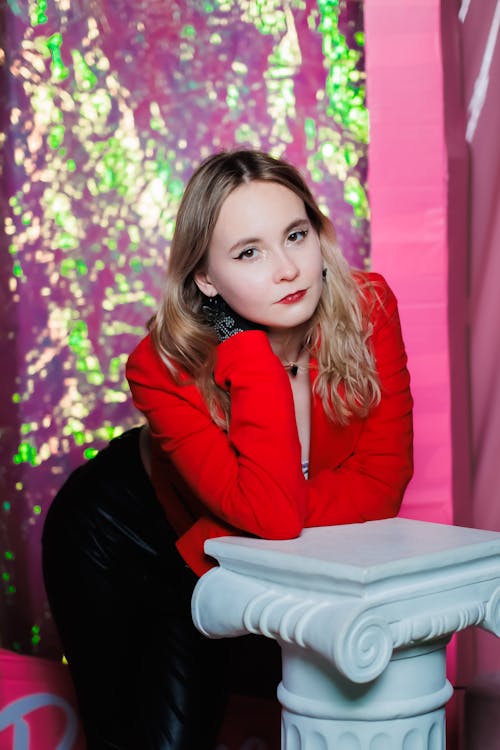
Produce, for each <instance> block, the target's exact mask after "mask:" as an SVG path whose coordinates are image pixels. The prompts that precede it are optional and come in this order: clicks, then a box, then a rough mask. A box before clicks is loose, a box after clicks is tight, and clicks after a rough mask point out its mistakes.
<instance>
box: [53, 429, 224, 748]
mask: <svg viewBox="0 0 500 750" xmlns="http://www.w3.org/2000/svg"><path fill="white" fill-rule="evenodd" d="M174 542H175V536H174V532H173V530H172V528H171V527H170V526H169V524H168V523H167V521H166V519H165V516H164V513H163V510H162V509H161V506H160V504H159V503H158V501H157V499H156V497H155V495H154V491H153V488H152V486H151V483H150V481H149V478H148V477H147V475H146V473H145V471H144V469H143V466H142V463H141V460H140V455H139V429H134V430H130V431H129V432H127V433H125V434H124V435H122V436H121V437H119V438H117V439H115V440H112V441H111V443H110V444H109V446H108V447H107V448H105V449H104V450H103V451H101V452H100V453H99V454H98V455H97V456H96V457H95V458H94V459H92V460H91V461H89V462H88V463H87V464H85V465H84V466H82V467H80V468H78V469H77V470H76V471H75V472H73V474H71V476H70V477H69V479H68V480H67V481H66V483H65V484H64V486H63V487H62V489H61V490H60V492H59V493H58V494H57V496H56V498H55V499H54V502H53V504H52V506H51V507H50V509H49V512H48V515H47V519H46V522H45V527H44V534H43V570H44V577H45V585H46V589H47V594H48V598H49V603H50V606H51V610H52V613H53V616H54V620H55V623H56V625H57V628H58V631H59V634H60V637H61V641H62V644H63V648H64V652H65V655H66V658H67V660H68V663H69V667H70V670H71V674H72V677H73V682H74V684H75V688H76V692H77V697H78V701H79V707H80V713H81V717H82V721H83V725H84V730H85V734H86V738H87V747H88V748H89V750H104V748H106V749H108V748H119V749H120V750H157V749H158V750H160V748H161V750H209V749H210V750H212V748H213V747H214V746H215V739H216V735H217V731H218V728H219V726H220V723H221V719H222V715H223V711H224V706H225V701H226V694H227V687H226V679H225V664H226V661H227V641H221V640H209V639H207V638H204V637H203V636H202V635H201V634H200V633H199V632H198V631H197V630H196V629H195V627H194V625H193V624H192V621H191V612H190V600H191V594H192V591H193V587H194V584H195V583H196V577H195V575H194V574H193V573H192V572H191V570H190V569H189V568H187V567H186V565H185V564H184V561H183V560H182V558H181V557H180V555H179V554H178V552H177V550H176V548H175V546H174Z"/></svg>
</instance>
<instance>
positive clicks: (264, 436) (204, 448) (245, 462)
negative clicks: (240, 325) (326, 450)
mask: <svg viewBox="0 0 500 750" xmlns="http://www.w3.org/2000/svg"><path fill="white" fill-rule="evenodd" d="M126 374H127V379H128V381H129V385H130V388H131V391H132V396H133V400H134V403H135V405H136V407H137V408H138V409H139V410H140V411H141V412H142V413H143V414H144V415H145V417H146V419H147V421H148V423H149V426H150V429H151V432H152V435H153V437H154V438H155V439H156V440H157V441H158V443H159V446H160V448H161V451H162V452H164V453H165V454H167V456H168V458H169V460H170V461H171V462H172V463H173V464H174V466H175V467H176V469H177V470H178V471H179V472H180V474H181V476H182V477H183V478H184V479H185V480H186V482H187V483H188V485H189V486H190V488H191V490H192V491H193V492H194V493H195V495H196V496H197V497H198V498H199V499H200V500H201V501H202V503H204V504H205V505H206V507H207V509H208V510H209V511H210V512H211V513H213V514H214V515H215V516H217V517H218V518H220V519H221V520H223V521H225V522H226V523H229V524H231V525H232V526H235V527H236V528H238V529H240V530H242V531H244V532H248V533H251V534H255V535H257V536H260V537H263V538H269V539H286V538H292V537H295V536H297V535H298V534H299V533H300V531H301V530H302V528H303V521H304V515H305V511H306V503H307V487H306V485H305V483H304V480H303V477H302V473H301V468H300V443H299V438H298V432H297V427H296V423H295V412H294V406H293V396H292V391H291V387H290V384H289V382H288V377H287V375H286V373H285V371H284V370H283V368H282V366H281V364H280V362H279V360H278V359H277V357H276V356H275V355H274V353H273V352H272V350H271V347H270V345H269V342H268V340H267V337H266V335H265V334H264V333H263V332H261V331H248V332H245V333H240V334H238V335H237V336H233V337H231V338H230V339H228V340H227V341H225V342H224V343H222V344H220V345H219V346H218V349H217V362H216V366H215V373H214V375H215V380H216V383H217V384H218V385H219V387H220V388H222V389H225V390H227V391H229V394H230V398H231V419H230V429H229V433H226V432H225V431H224V430H223V429H221V428H219V427H218V426H217V425H216V424H215V423H214V422H213V420H212V418H211V417H210V414H209V412H208V410H207V407H206V405H205V404H204V402H203V399H202V397H201V394H200V392H199V390H198V388H197V387H196V386H195V385H194V384H193V383H192V382H189V381H187V380H186V381H185V382H182V383H181V384H178V383H176V382H175V380H174V379H173V378H172V377H171V376H170V374H169V372H168V370H167V368H166V366H165V364H164V363H163V361H162V360H161V358H160V357H159V355H158V353H157V352H156V350H155V348H154V345H153V343H152V340H151V337H150V336H147V337H146V338H145V339H143V341H142V342H141V343H140V344H139V346H138V347H137V348H136V350H135V351H134V352H133V353H132V355H131V356H130V358H129V360H128V363H127V371H126Z"/></svg>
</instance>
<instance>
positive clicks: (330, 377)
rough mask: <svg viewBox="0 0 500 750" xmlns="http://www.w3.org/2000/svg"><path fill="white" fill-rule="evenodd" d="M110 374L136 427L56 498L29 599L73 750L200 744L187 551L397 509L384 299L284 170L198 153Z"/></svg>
mask: <svg viewBox="0 0 500 750" xmlns="http://www.w3.org/2000/svg"><path fill="white" fill-rule="evenodd" d="M127 378H128V380H129V384H130V388H131V392H132V396H133V400H134V403H135V405H136V406H137V408H138V409H139V410H140V411H141V412H142V413H143V414H144V416H145V417H146V421H147V427H146V428H144V429H142V430H133V431H130V432H128V433H126V434H125V435H124V436H122V437H121V438H118V439H117V440H115V441H112V442H111V444H110V445H109V446H108V447H107V448H106V449H104V450H103V451H102V452H101V453H100V454H99V455H98V456H97V457H96V458H95V459H93V460H92V461H90V462H89V463H88V464H86V465H85V466H84V467H81V468H80V469H78V470H77V471H76V472H74V474H73V475H72V476H71V477H70V478H69V480H68V482H67V483H66V484H65V486H64V487H63V488H62V490H61V491H60V493H59V494H58V496H57V497H56V499H55V501H54V503H53V505H52V508H51V510H50V511H49V515H48V518H47V522H46V525H45V532H44V571H45V580H46V585H47V591H48V595H49V601H50V603H51V607H52V610H53V614H54V618H55V621H56V624H57V626H58V628H59V631H60V634H61V638H62V642H63V646H64V649H65V654H66V657H67V659H68V662H69V665H70V669H71V671H72V675H73V678H74V682H75V686H76V690H77V694H78V699H79V703H80V707H81V713H82V717H83V722H84V726H85V731H86V735H87V740H88V747H89V748H111V747H113V748H168V749H169V750H174V749H175V750H180V749H187V748H189V749H191V748H192V749H193V750H194V749H196V750H203V749H204V748H207V750H208V748H213V747H214V742H215V737H216V733H217V728H218V726H219V723H220V720H221V716H222V711H223V704H224V695H225V680H224V677H223V675H222V673H223V671H224V669H223V667H224V664H225V663H226V661H227V655H226V654H225V649H226V648H227V644H225V643H223V642H217V641H213V642H211V641H208V640H206V639H204V638H202V637H201V636H200V635H199V634H198V633H197V632H196V631H195V629H194V628H193V626H192V624H191V620H190V596H191V593H192V589H193V586H194V583H195V581H196V579H197V576H199V575H201V574H202V573H204V572H205V571H206V570H208V568H209V567H210V566H211V565H213V564H214V561H213V560H211V559H210V558H209V557H208V556H206V555H205V554H204V551H203V543H204V541H205V540H206V539H208V538H210V537H214V536H220V535H226V534H253V535H257V536H260V537H264V538H268V539H278V538H281V539H286V538H292V537H295V536H297V535H298V534H300V532H301V530H302V528H304V527H306V526H319V525H333V524H343V523H356V522H362V521H366V520H373V519H379V518H386V517H390V516H394V515H395V514H397V512H398V509H399V506H400V503H401V499H402V495H403V492H404V489H405V487H406V485H407V483H408V481H409V479H410V476H411V472H412V422H411V410H412V400H411V395H410V391H409V376H408V372H407V369H406V355H405V351H404V345H403V341H402V338H401V331H400V325H399V319H398V313H397V305H396V300H395V298H394V295H393V294H392V292H391V291H390V289H389V288H388V286H387V284H386V283H385V281H384V280H383V278H382V277H381V276H378V275H376V274H369V273H362V272H360V271H352V270H351V269H349V267H348V265H347V263H346V262H345V260H344V259H343V257H342V256H341V254H340V252H339V249H338V248H337V246H336V243H335V235H334V231H333V228H332V225H331V223H330V221H329V220H328V219H327V218H326V217H325V216H324V215H323V214H322V213H321V212H320V210H319V208H318V206H317V204H316V202H315V201H314V198H313V197H312V195H311V193H310V191H309V189H308V188H307V186H306V185H305V184H304V181H303V180H302V178H301V176H300V174H299V173H298V172H297V171H296V170H295V169H294V168H293V167H292V166H291V165H289V164H287V163H286V162H284V161H281V160H277V159H274V158H272V157H270V156H268V155H266V154H263V153H260V152H255V151H239V152H231V153H222V154H217V155H215V156H212V157H210V158H209V159H207V160H206V161H205V162H204V163H203V164H202V165H201V166H200V167H199V168H198V170H197V171H196V172H195V173H194V175H193V176H192V178H191V180H190V181H189V183H188V185H187V188H186V191H185V193H184V196H183V199H182V201H181V205H180V207H179V212H178V216H177V222H176V229H175V233H174V238H173V242H172V247H171V251H170V256H169V265H168V273H167V278H166V282H165V290H164V295H163V300H162V302H161V305H160V307H159V310H158V312H157V314H156V316H155V317H154V319H153V320H152V321H151V323H150V331H149V333H148V335H147V336H146V337H145V338H144V339H143V340H142V341H141V342H140V343H139V345H138V346H137V348H136V349H135V351H134V352H133V353H132V355H131V356H130V358H129V361H128V364H127ZM139 452H140V455H141V459H142V460H140V459H139ZM148 475H149V478H150V480H151V481H149V479H148Z"/></svg>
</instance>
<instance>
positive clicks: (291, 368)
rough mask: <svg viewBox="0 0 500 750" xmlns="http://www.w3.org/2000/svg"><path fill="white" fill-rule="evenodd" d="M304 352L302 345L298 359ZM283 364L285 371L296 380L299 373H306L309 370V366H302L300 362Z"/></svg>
mask: <svg viewBox="0 0 500 750" xmlns="http://www.w3.org/2000/svg"><path fill="white" fill-rule="evenodd" d="M303 351H304V344H302V346H301V347H300V349H299V351H298V352H297V359H299V357H300V355H301V354H302V352H303ZM281 364H282V365H283V367H284V368H285V370H288V372H289V373H290V377H291V378H296V377H297V375H298V373H299V372H305V371H306V370H308V369H309V366H308V365H307V364H306V365H301V364H299V363H298V362H286V363H285V362H282V363H281Z"/></svg>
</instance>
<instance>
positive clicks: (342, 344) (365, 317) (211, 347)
mask: <svg viewBox="0 0 500 750" xmlns="http://www.w3.org/2000/svg"><path fill="white" fill-rule="evenodd" d="M254 180H259V181H268V182H274V183H277V184H279V185H283V186H284V187H286V188H288V189H289V190H292V191H293V192H294V193H295V194H296V195H297V196H298V197H299V198H301V200H302V201H303V202H304V205H305V209H306V212H307V215H308V218H309V221H310V222H311V224H312V226H313V228H314V230H315V231H316V232H317V234H318V236H319V240H320V246H321V252H322V255H323V262H324V267H325V268H326V269H327V272H326V278H325V283H324V284H323V291H322V294H321V298H320V301H319V304H318V307H317V309H316V311H315V313H314V315H313V317H312V318H311V321H310V325H309V327H308V330H307V332H306V335H305V338H304V346H305V347H307V348H308V349H310V350H311V351H314V352H315V354H316V356H317V358H318V377H317V378H316V380H315V383H314V392H315V393H316V394H317V395H318V396H319V397H320V398H321V399H322V402H323V405H324V408H325V411H326V413H327V414H328V416H329V417H330V418H331V419H332V420H333V421H336V422H338V423H340V424H346V423H348V422H349V420H350V419H352V418H353V417H361V418H363V417H365V416H366V415H367V414H368V412H369V411H370V409H371V408H372V407H373V406H374V405H376V404H377V403H378V402H379V401H380V384H379V378H378V375H377V371H376V367H375V361H374V357H373V352H372V350H371V347H370V345H369V338H370V335H371V333H372V328H371V325H370V322H369V317H370V308H371V305H373V304H374V302H375V298H376V296H377V295H376V292H374V291H373V290H372V288H371V287H372V286H373V285H370V284H369V282H367V281H366V280H365V281H363V274H361V273H359V278H358V279H356V278H355V274H356V272H355V271H351V269H350V268H349V266H348V264H347V261H346V260H345V258H344V257H343V255H342V254H341V252H340V249H339V247H338V245H337V242H336V238H335V231H334V229H333V226H332V224H331V222H330V220H329V219H328V218H327V217H326V216H325V215H324V214H323V213H322V212H321V211H320V209H319V207H318V205H317V203H316V201H315V200H314V198H313V196H312V194H311V192H310V190H309V188H308V187H307V185H306V184H305V182H304V180H303V179H302V176H301V175H300V173H299V172H298V171H297V170H296V169H295V167H293V166H292V165H291V164H288V163H287V162H285V161H283V160H281V159H275V158H274V157H271V156H269V155H268V154H265V153H263V152H260V151H232V152H222V153H219V154H215V155H214V156H211V157H209V158H208V159H206V160H205V161H204V162H202V164H201V165H200V166H199V167H198V169H197V170H196V171H195V173H194V174H193V176H192V177H191V179H190V180H189V182H188V184H187V186H186V190H185V192H184V195H183V197H182V200H181V203H180V206H179V210H178V213H177V219H176V226H175V231H174V236H173V240H172V245H171V249H170V255H169V261H168V269H167V276H166V282H165V288H164V292H163V299H162V301H161V303H160V306H159V308H158V311H157V313H156V315H155V316H154V318H152V320H151V321H150V330H151V334H152V337H153V341H154V343H155V346H156V348H157V350H158V352H159V353H160V356H161V358H162V359H163V361H164V362H165V364H166V366H167V367H168V369H169V371H170V373H171V374H172V376H173V377H174V378H176V379H177V380H178V381H179V382H181V379H182V378H185V373H187V374H188V375H189V376H190V378H191V381H192V382H195V383H196V385H197V386H198V387H199V389H200V391H201V394H202V396H203V398H204V399H205V402H206V404H207V406H208V409H209V411H210V414H211V416H212V418H213V419H214V421H215V422H216V423H217V424H219V425H221V426H224V427H225V426H227V425H228V423H229V415H230V402H229V397H228V395H227V394H226V393H225V392H224V391H222V390H221V389H220V388H219V387H218V386H217V385H216V383H215V381H214V377H213V368H214V362H215V351H216V345H217V340H216V338H215V335H214V333H213V331H212V329H211V328H210V326H209V325H208V324H207V322H206V321H205V319H204V317H203V315H202V313H201V306H202V304H203V295H202V293H201V292H200V290H199V289H198V287H197V285H196V283H195V281H194V274H195V272H196V271H199V270H202V269H203V268H204V265H205V263H206V258H207V251H208V247H209V245H210V241H211V238H212V234H213V231H214V227H215V224H216V222H217V219H218V216H219V212H220V209H221V206H222V204H223V202H224V201H225V199H226V198H227V197H228V195H229V194H230V193H231V192H232V191H233V190H234V189H235V188H237V187H238V186H239V185H242V184H245V183H249V182H252V181H254ZM182 373H184V375H183V374H182Z"/></svg>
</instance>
